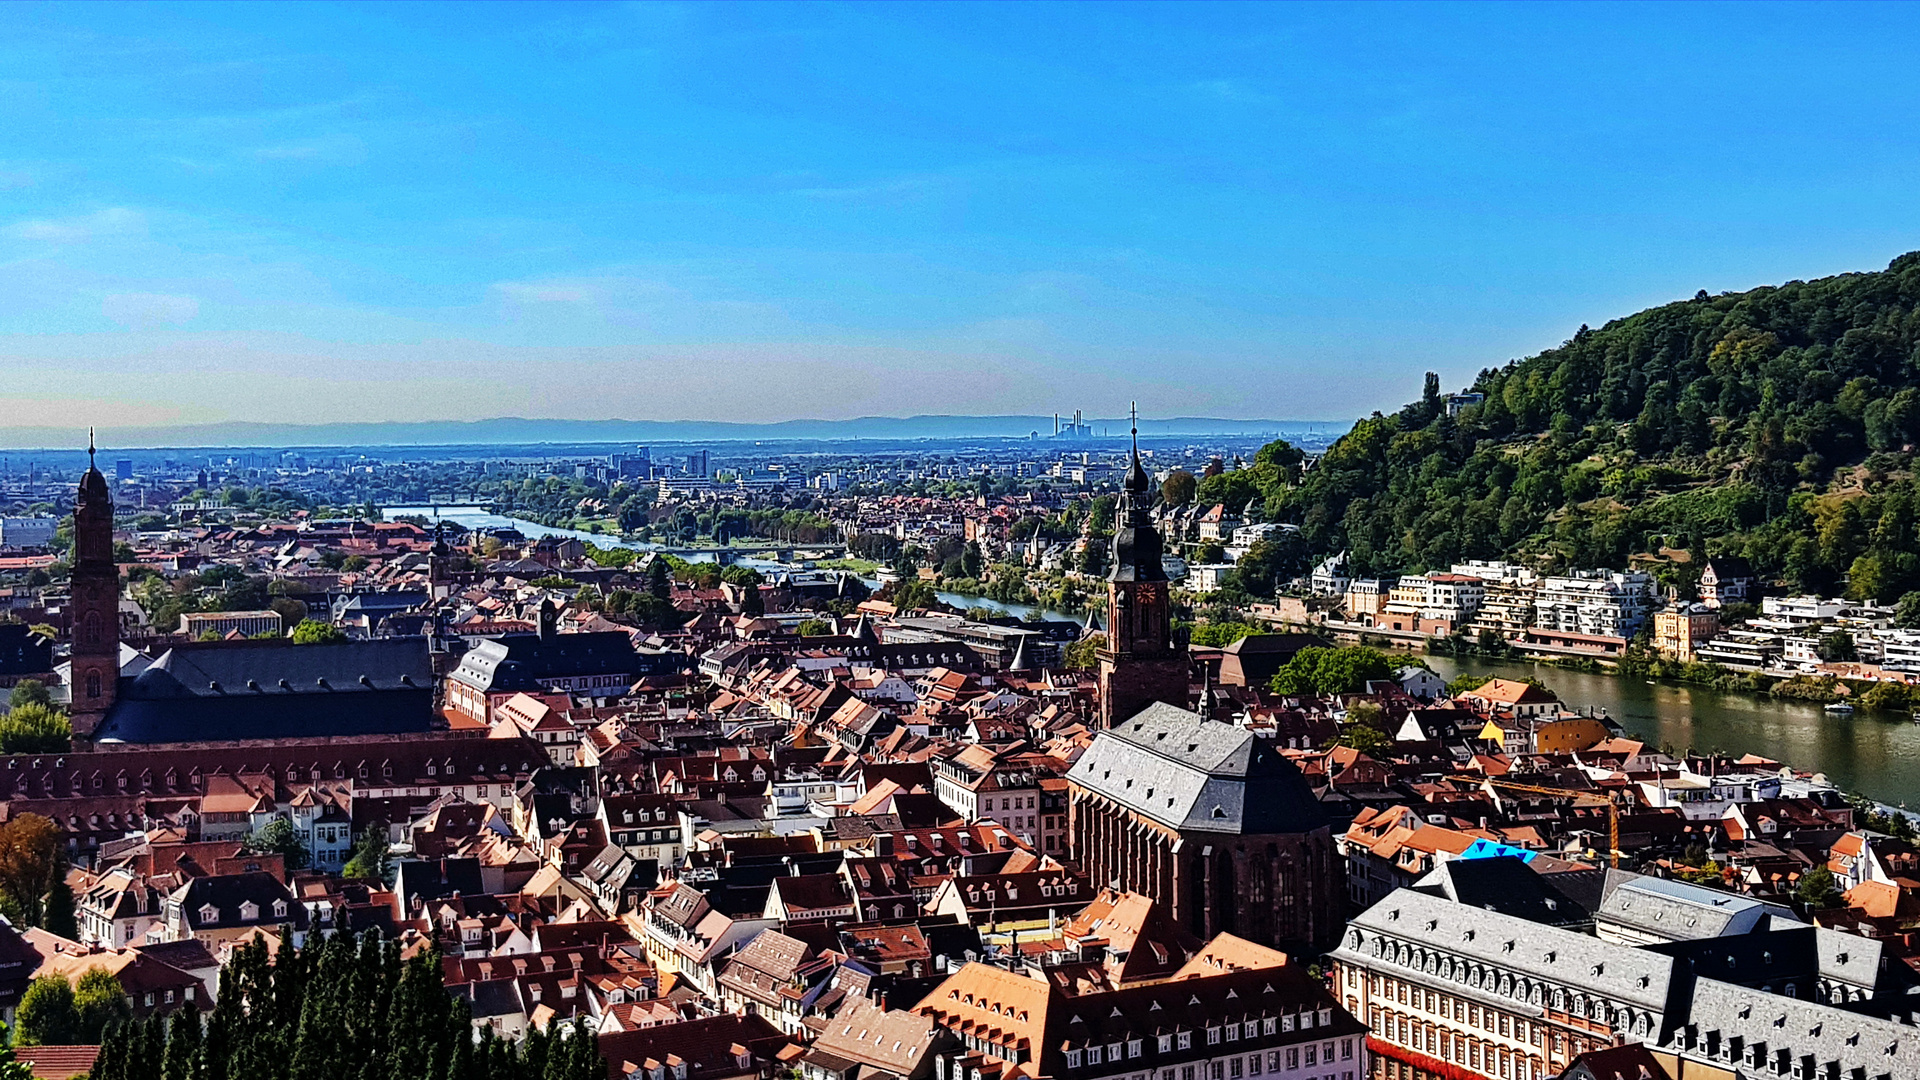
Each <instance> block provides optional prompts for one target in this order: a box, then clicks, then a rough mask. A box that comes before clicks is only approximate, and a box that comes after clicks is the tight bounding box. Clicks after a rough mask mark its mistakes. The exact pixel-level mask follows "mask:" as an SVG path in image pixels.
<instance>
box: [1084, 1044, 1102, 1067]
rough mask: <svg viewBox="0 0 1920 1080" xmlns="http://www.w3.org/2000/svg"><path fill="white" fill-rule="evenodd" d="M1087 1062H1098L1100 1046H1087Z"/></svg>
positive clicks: (1090, 1063) (1092, 1063) (1091, 1063)
mask: <svg viewBox="0 0 1920 1080" xmlns="http://www.w3.org/2000/svg"><path fill="white" fill-rule="evenodd" d="M1087 1064H1089V1065H1098V1064H1100V1048H1099V1047H1097V1046H1089V1047H1087Z"/></svg>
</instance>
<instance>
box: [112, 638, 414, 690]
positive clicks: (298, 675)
mask: <svg viewBox="0 0 1920 1080" xmlns="http://www.w3.org/2000/svg"><path fill="white" fill-rule="evenodd" d="M363 678H364V680H365V681H362V679H363ZM283 680H284V682H285V685H282V681H283ZM369 684H371V685H369ZM432 688H433V665H432V661H431V660H430V659H429V658H428V655H427V644H426V641H425V639H421V638H381V639H377V640H373V641H348V642H341V643H338V644H333V645H294V644H292V643H291V641H290V640H289V639H285V638H280V639H274V640H261V641H245V642H230V643H229V642H215V643H208V644H201V643H198V642H194V643H191V644H179V645H175V646H174V647H172V648H171V649H168V650H167V652H166V654H165V655H163V656H161V657H160V659H158V660H156V661H154V663H153V666H151V667H149V668H147V669H146V670H145V671H143V672H141V673H140V674H139V675H138V676H136V677H134V678H133V679H132V680H131V681H130V682H129V683H128V684H127V685H125V686H123V687H121V690H120V697H121V698H122V699H123V700H126V699H135V700H143V701H154V700H163V699H173V698H203V699H221V698H235V697H240V696H242V695H246V694H260V695H266V696H270V697H277V698H279V699H281V700H284V699H286V698H287V697H290V696H301V695H327V694H365V693H369V692H379V691H387V690H431V689H432Z"/></svg>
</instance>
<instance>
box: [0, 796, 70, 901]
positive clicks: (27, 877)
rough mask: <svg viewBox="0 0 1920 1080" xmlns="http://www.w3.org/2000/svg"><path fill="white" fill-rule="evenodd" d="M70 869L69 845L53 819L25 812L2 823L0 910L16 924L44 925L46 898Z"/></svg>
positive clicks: (0, 843) (0, 835) (0, 826)
mask: <svg viewBox="0 0 1920 1080" xmlns="http://www.w3.org/2000/svg"><path fill="white" fill-rule="evenodd" d="M66 868H67V863H66V844H65V841H64V839H63V837H62V833H61V829H60V826H58V825H55V824H54V823H53V821H52V820H50V819H48V818H46V817H43V816H41V815H39V814H30V813H22V814H15V815H14V817H13V818H12V819H11V820H9V821H8V822H7V823H6V824H4V825H0V911H4V913H5V914H6V916H7V917H8V918H9V919H10V920H12V921H13V922H15V923H16V924H24V925H27V926H39V925H40V924H41V922H42V921H43V919H44V914H45V910H46V909H45V897H46V895H47V893H48V892H49V891H50V890H51V889H52V888H53V883H54V882H55V881H58V880H60V879H62V878H64V877H65V876H66Z"/></svg>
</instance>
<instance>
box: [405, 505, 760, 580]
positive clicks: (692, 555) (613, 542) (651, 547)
mask: <svg viewBox="0 0 1920 1080" xmlns="http://www.w3.org/2000/svg"><path fill="white" fill-rule="evenodd" d="M380 516H382V517H384V518H386V519H387V520H389V521H391V520H393V519H394V518H398V517H423V518H426V519H427V520H428V521H449V522H453V523H454V524H457V525H460V526H461V527H463V528H468V529H518V530H519V531H520V535H522V536H525V537H526V538H527V539H529V540H538V539H540V538H541V537H543V536H571V537H573V538H574V539H576V540H579V541H582V542H584V543H588V544H592V545H593V546H594V547H599V548H617V547H623V548H632V549H633V550H635V551H667V550H671V551H673V552H674V554H675V555H677V556H678V557H680V558H682V559H685V560H686V561H687V562H713V561H714V560H715V559H716V558H718V556H717V555H716V554H714V553H713V552H710V551H684V550H681V549H679V548H668V547H667V546H666V545H664V544H650V543H647V542H646V541H643V540H622V539H620V538H619V537H617V536H608V535H606V534H605V533H591V532H585V531H583V530H580V529H556V528H554V527H553V526H551V525H542V524H540V523H539V522H537V521H528V520H527V519H526V518H517V517H507V516H506V515H505V514H496V513H494V512H493V511H491V510H488V509H487V508H486V507H484V506H389V507H386V508H384V509H382V510H381V511H380ZM734 561H735V562H738V563H740V564H741V565H743V566H751V567H755V568H758V569H767V568H776V569H777V568H778V567H779V566H780V564H779V563H775V562H769V561H767V560H765V559H753V558H746V557H742V558H739V559H736V560H734Z"/></svg>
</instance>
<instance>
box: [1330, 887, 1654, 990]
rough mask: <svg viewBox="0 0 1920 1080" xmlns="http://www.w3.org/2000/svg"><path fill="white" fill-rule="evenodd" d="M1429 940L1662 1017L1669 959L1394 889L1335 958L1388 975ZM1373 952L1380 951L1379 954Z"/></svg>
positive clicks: (1494, 967)
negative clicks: (1403, 955)
mask: <svg viewBox="0 0 1920 1080" xmlns="http://www.w3.org/2000/svg"><path fill="white" fill-rule="evenodd" d="M1376 943H1377V944H1376ZM1427 943H1431V948H1432V949H1433V950H1435V951H1437V952H1440V953H1442V954H1444V955H1449V956H1451V957H1454V958H1463V959H1465V960H1467V961H1468V962H1470V963H1477V964H1479V965H1481V966H1482V968H1483V969H1485V970H1488V971H1495V972H1499V973H1501V974H1503V975H1504V974H1507V973H1511V974H1513V975H1515V976H1521V977H1525V978H1529V979H1535V980H1539V981H1540V982H1543V983H1547V984H1550V985H1553V986H1560V987H1578V988H1580V989H1581V990H1583V991H1584V992H1586V993H1593V994H1600V995H1604V996H1606V997H1608V998H1611V999H1613V1000H1614V1001H1616V1002H1619V1003H1621V1004H1624V1005H1630V1006H1633V1007H1636V1008H1640V1009H1644V1010H1647V1011H1648V1012H1651V1013H1652V1014H1654V1015H1656V1016H1660V1015H1664V1014H1665V1012H1666V1010H1667V1007H1668V1001H1669V997H1670V993H1669V991H1670V989H1671V987H1672V985H1673V983H1674V979H1675V970H1674V969H1675V962H1674V959H1673V958H1672V957H1670V956H1664V955H1662V954H1660V953H1657V952H1651V951H1648V950H1644V949H1632V948H1627V947H1625V946H1621V945H1615V944H1611V943H1609V942H1605V941H1601V940H1600V939H1599V938H1595V937H1589V936H1588V935H1586V934H1580V933H1575V932H1573V931H1570V930H1561V929H1559V928H1557V927H1552V926H1543V925H1541V924H1539V923H1535V922H1529V921H1527V920H1526V919H1522V918H1518V917H1516V916H1513V915H1503V914H1500V913H1499V912H1496V911H1487V910H1486V909H1484V908H1472V907H1467V906H1466V905H1464V904H1456V903H1454V902H1453V901H1451V900H1448V899H1447V898H1445V897H1444V896H1430V895H1428V894H1426V893H1422V892H1416V891H1414V890H1412V889H1395V890H1394V891H1393V892H1392V893H1391V894H1389V895H1388V896H1387V898H1386V899H1384V900H1381V901H1380V902H1379V903H1377V904H1375V905H1373V906H1372V907H1370V908H1368V909H1367V910H1366V911H1364V912H1362V913H1360V915H1359V916H1357V917H1356V918H1355V919H1354V920H1353V921H1352V922H1350V923H1349V924H1348V925H1347V933H1346V936H1345V937H1343V938H1342V939H1341V942H1340V947H1339V949H1338V950H1336V955H1337V956H1338V957H1340V958H1342V959H1345V960H1346V961H1348V962H1351V963H1354V964H1355V965H1357V966H1359V967H1363V968H1371V969H1374V970H1391V969H1392V968H1394V967H1396V966H1402V961H1401V959H1400V948H1399V947H1400V946H1402V945H1405V946H1408V947H1409V949H1408V953H1407V955H1408V960H1407V962H1406V963H1407V965H1409V966H1410V965H1411V964H1413V963H1416V962H1419V954H1418V950H1419V949H1421V948H1425V947H1427ZM1376 947H1380V948H1381V949H1382V951H1381V952H1380V953H1378V954H1376V952H1375V949H1376ZM1421 978H1426V976H1425V975H1424V974H1423V975H1422V976H1421Z"/></svg>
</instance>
